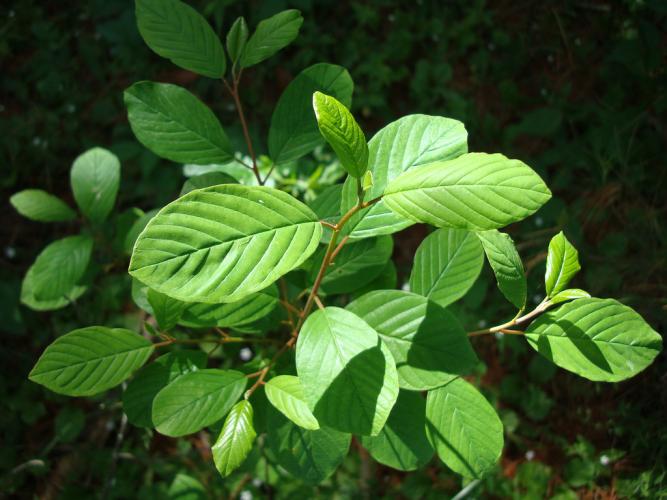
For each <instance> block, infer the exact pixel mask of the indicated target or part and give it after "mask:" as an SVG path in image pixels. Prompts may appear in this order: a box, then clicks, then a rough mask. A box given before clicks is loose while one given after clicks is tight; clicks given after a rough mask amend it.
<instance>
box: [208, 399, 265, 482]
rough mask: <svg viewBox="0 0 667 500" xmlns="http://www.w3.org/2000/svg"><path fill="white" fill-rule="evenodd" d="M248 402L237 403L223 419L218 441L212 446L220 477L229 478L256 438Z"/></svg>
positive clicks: (250, 407)
mask: <svg viewBox="0 0 667 500" xmlns="http://www.w3.org/2000/svg"><path fill="white" fill-rule="evenodd" d="M252 417H253V410H252V405H251V404H250V401H246V400H243V401H239V402H238V403H236V404H235V405H234V408H232V409H231V411H230V412H229V415H227V418H226V419H225V424H224V425H223V426H222V431H221V432H220V436H219V437H218V440H217V441H216V442H215V444H214V445H213V461H214V462H215V467H216V469H218V472H220V474H221V475H222V477H227V476H229V475H230V474H231V473H232V472H234V470H236V469H237V468H238V467H239V466H240V465H241V464H242V463H243V461H244V460H245V459H246V457H247V456H248V453H250V450H251V449H252V443H253V442H254V441H255V437H257V433H256V432H255V428H254V427H253V425H252Z"/></svg>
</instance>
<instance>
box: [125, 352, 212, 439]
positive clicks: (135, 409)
mask: <svg viewBox="0 0 667 500" xmlns="http://www.w3.org/2000/svg"><path fill="white" fill-rule="evenodd" d="M205 366H206V353H205V352H203V351H199V350H194V349H190V350H187V351H174V352H170V353H168V354H164V355H162V356H160V357H159V358H157V359H156V360H155V361H154V362H152V363H150V364H148V365H146V366H144V367H143V368H141V370H139V371H138V372H137V374H136V375H135V376H134V378H133V379H132V380H131V381H130V383H129V384H127V388H126V389H125V391H124V392H123V410H124V411H125V414H126V415H127V419H128V420H129V421H130V423H131V424H132V425H136V426H138V427H153V425H154V424H153V400H154V399H155V396H156V395H157V393H158V392H160V391H161V390H162V389H163V388H164V387H166V386H167V385H169V384H170V383H171V382H173V381H174V380H176V379H177V378H179V377H180V376H182V375H185V374H186V373H190V372H193V371H196V370H199V369H201V368H204V367H205Z"/></svg>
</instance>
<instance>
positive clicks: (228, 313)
mask: <svg viewBox="0 0 667 500" xmlns="http://www.w3.org/2000/svg"><path fill="white" fill-rule="evenodd" d="M277 304H278V287H277V286H276V285H275V284H274V285H271V286H269V287H268V288H265V289H264V290H261V291H259V292H256V293H253V294H252V295H248V296H247V297H245V298H243V299H241V300H239V301H237V302H231V303H229V304H204V303H198V304H188V305H187V308H186V309H185V311H184V312H183V314H182V315H181V318H180V320H179V324H181V325H184V326H189V327H193V328H207V327H214V326H217V327H219V328H227V327H232V326H242V325H247V324H249V323H252V322H254V321H257V320H258V319H261V318H263V317H264V316H266V315H267V314H269V313H270V312H271V311H273V310H274V309H275V307H276V305H277Z"/></svg>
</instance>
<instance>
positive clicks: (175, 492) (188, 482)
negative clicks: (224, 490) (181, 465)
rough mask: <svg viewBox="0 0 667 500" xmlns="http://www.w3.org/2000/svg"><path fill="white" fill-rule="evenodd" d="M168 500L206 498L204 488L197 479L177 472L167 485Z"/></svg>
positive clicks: (200, 499)
mask: <svg viewBox="0 0 667 500" xmlns="http://www.w3.org/2000/svg"><path fill="white" fill-rule="evenodd" d="M167 498H169V499H170V500H207V499H208V494H207V493H206V488H205V487H204V485H203V484H201V483H200V482H199V481H198V480H197V479H195V478H194V477H192V476H188V475H187V474H183V473H182V472H179V473H178V474H176V477H174V480H173V481H172V483H171V486H169V491H168V492H167Z"/></svg>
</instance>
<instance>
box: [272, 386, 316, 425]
mask: <svg viewBox="0 0 667 500" xmlns="http://www.w3.org/2000/svg"><path fill="white" fill-rule="evenodd" d="M264 390H265V391H266V397H267V398H268V400H269V401H270V402H271V404H272V405H273V406H274V407H275V408H276V409H277V410H279V411H280V412H281V413H282V414H283V415H285V416H286V417H287V418H289V419H290V420H291V421H292V422H294V423H295V424H297V425H299V426H301V427H303V428H304V429H309V430H317V429H319V428H320V424H318V423H317V419H316V418H315V417H314V416H313V414H312V412H311V411H310V408H308V405H307V404H306V400H305V397H304V395H303V388H302V387H301V382H299V378H298V377H294V376H292V375H279V376H277V377H273V378H272V379H271V380H269V381H268V382H267V383H266V385H265V386H264Z"/></svg>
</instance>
